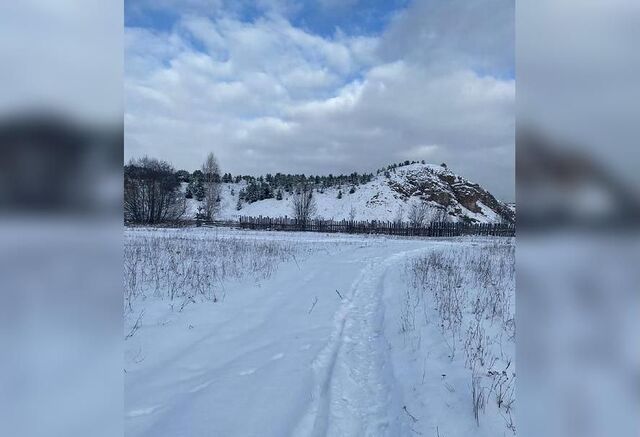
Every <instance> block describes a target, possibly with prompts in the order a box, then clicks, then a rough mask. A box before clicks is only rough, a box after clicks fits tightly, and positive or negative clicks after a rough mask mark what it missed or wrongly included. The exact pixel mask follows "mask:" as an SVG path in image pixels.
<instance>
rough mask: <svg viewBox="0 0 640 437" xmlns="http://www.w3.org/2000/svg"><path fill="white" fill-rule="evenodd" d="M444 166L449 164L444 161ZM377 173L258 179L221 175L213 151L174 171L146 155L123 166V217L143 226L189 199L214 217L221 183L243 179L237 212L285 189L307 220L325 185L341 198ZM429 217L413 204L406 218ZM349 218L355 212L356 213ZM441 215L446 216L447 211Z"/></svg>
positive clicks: (171, 214)
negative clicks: (197, 164) (192, 168)
mask: <svg viewBox="0 0 640 437" xmlns="http://www.w3.org/2000/svg"><path fill="white" fill-rule="evenodd" d="M415 163H418V161H405V162H402V163H399V164H391V165H390V166H388V167H386V168H385V169H380V170H378V172H377V173H378V174H380V172H387V171H394V170H395V169H396V168H397V167H401V166H404V165H409V164H415ZM423 163H424V161H423ZM442 166H443V167H446V165H445V164H442ZM373 177H374V176H373V174H372V173H364V174H359V173H357V172H353V173H351V174H349V175H337V176H334V175H332V174H329V175H327V176H319V175H318V176H313V175H312V176H307V175H305V174H283V173H276V174H267V175H266V176H258V177H255V176H246V175H244V176H243V175H237V176H233V175H232V174H231V173H224V174H222V173H221V171H220V166H219V164H218V161H217V159H216V157H215V155H214V154H213V153H209V154H208V155H207V157H206V159H205V161H204V162H203V164H202V166H201V167H200V168H199V169H197V170H195V171H193V172H191V173H190V172H188V171H186V170H176V169H175V168H174V167H173V166H172V165H171V164H170V163H169V162H167V161H162V160H158V159H155V158H149V157H143V158H138V159H132V160H131V161H130V162H129V163H128V164H127V165H125V166H124V220H125V222H127V223H143V224H156V223H162V222H166V221H174V220H178V219H180V218H181V217H182V216H183V215H184V214H185V212H186V199H195V200H197V201H199V203H200V205H199V207H198V212H197V215H196V218H198V219H202V220H213V219H215V217H216V214H217V213H218V212H219V209H220V200H221V199H220V192H221V184H222V183H232V182H233V183H240V182H242V181H245V182H246V185H245V187H244V188H242V189H241V190H240V191H239V193H238V203H237V205H236V208H237V209H238V210H240V209H242V204H243V203H244V202H246V203H253V202H257V201H259V200H264V199H271V198H275V199H277V200H283V198H284V193H287V194H288V195H289V196H287V197H290V203H291V205H290V206H291V213H292V215H293V217H294V218H296V219H297V220H299V221H300V222H301V223H306V222H307V221H309V220H311V219H312V218H313V217H314V216H315V215H316V213H317V206H316V202H315V198H314V194H313V193H314V191H316V192H320V193H322V192H324V189H326V188H331V187H338V188H339V190H338V194H337V198H338V199H341V198H342V196H343V192H342V189H341V188H342V187H343V186H344V187H345V190H346V189H347V188H348V191H349V193H354V192H355V190H356V187H357V186H358V185H363V184H366V183H368V182H370V181H371V180H372V179H373ZM182 184H186V189H184V190H183V189H182ZM401 215H402V214H401ZM428 215H429V214H428V207H427V205H426V204H424V203H423V202H419V203H414V204H412V205H410V207H409V210H408V213H407V219H408V221H409V222H411V223H412V224H414V225H417V226H419V225H421V224H422V223H424V222H425V221H427V220H433V219H434V218H435V217H428ZM350 216H355V211H352V212H351V213H350ZM437 218H438V219H440V220H446V214H445V213H444V211H441V212H440V215H439V216H438V217H437ZM352 219H353V218H352ZM398 220H399V221H402V217H401V216H399V218H398Z"/></svg>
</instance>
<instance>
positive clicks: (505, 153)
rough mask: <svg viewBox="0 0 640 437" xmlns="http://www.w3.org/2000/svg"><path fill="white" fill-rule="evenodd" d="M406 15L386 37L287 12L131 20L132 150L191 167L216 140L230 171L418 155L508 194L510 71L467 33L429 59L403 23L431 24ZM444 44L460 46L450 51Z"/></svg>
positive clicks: (344, 167)
mask: <svg viewBox="0 0 640 437" xmlns="http://www.w3.org/2000/svg"><path fill="white" fill-rule="evenodd" d="M401 19H402V17H401V18H398V20H401ZM404 19H407V18H406V16H405V18H404ZM492 20H493V19H492ZM398 23H399V21H396V23H395V24H394V25H393V26H392V28H391V29H390V30H389V32H388V33H386V34H383V35H380V36H378V37H371V36H368V37H358V36H356V37H351V36H347V35H344V34H340V33H337V34H336V35H335V36H334V37H332V38H323V37H320V36H318V35H314V34H310V33H308V32H306V31H304V30H302V29H299V28H296V27H294V26H292V25H291V24H290V22H289V21H287V20H286V19H284V18H283V17H282V16H280V15H270V16H269V17H263V18H260V19H257V20H256V21H254V22H251V23H248V22H241V21H238V20H237V19H234V18H233V17H232V16H230V15H224V16H218V17H217V18H214V19H210V18H204V17H202V16H200V17H197V16H189V17H186V18H185V19H183V20H182V21H181V22H180V23H179V25H178V26H176V28H175V29H174V30H173V31H172V32H170V33H169V34H154V33H151V32H148V31H141V30H136V29H127V30H126V40H127V53H126V62H127V77H126V85H125V95H126V99H127V104H126V117H125V123H126V132H127V134H126V147H125V154H126V156H127V157H131V156H139V155H142V154H150V155H154V156H158V157H160V158H164V159H168V160H170V161H172V162H173V163H174V164H175V165H176V166H177V167H180V168H187V169H193V168H196V167H197V166H198V165H199V164H200V161H201V160H202V159H203V157H204V156H205V155H206V153H207V152H208V151H209V150H214V151H215V152H216V153H217V154H218V155H219V158H220V161H221V164H222V166H223V167H224V170H225V171H231V172H234V173H237V172H242V173H266V172H276V171H284V172H307V173H329V172H333V173H338V172H351V171H354V170H358V171H371V170H374V169H375V168H377V167H379V166H382V165H386V164H388V163H389V162H392V161H396V160H398V159H399V158H403V159H410V158H411V157H412V156H413V159H429V160H433V161H434V162H437V163H439V162H441V161H445V162H447V163H448V164H449V166H450V168H453V169H454V170H458V171H459V172H460V173H461V174H463V175H465V176H468V177H470V178H472V179H475V180H476V181H478V182H480V183H482V184H484V185H486V186H487V187H488V188H489V189H490V190H492V191H494V192H495V193H496V194H497V195H499V196H501V197H504V198H507V199H511V198H512V196H513V186H514V181H513V167H514V165H513V157H514V108H513V105H514V100H515V83H514V81H513V80H502V79H499V78H496V77H492V76H485V75H482V74H481V73H478V72H476V71H474V68H475V67H477V66H478V65H477V63H476V62H471V63H467V64H465V62H463V61H464V59H467V58H468V57H469V56H468V55H467V54H466V53H473V48H474V47H473V46H471V47H468V46H469V44H468V39H465V40H464V41H463V42H459V43H455V44H454V43H450V42H442V43H441V44H439V45H438V44H436V45H434V46H433V47H432V48H433V50H432V51H437V52H438V53H439V55H438V56H441V57H443V59H442V60H441V61H439V62H435V61H434V60H433V59H427V58H428V57H427V56H426V55H424V56H422V55H419V50H418V48H407V47H406V43H407V40H406V38H408V37H409V36H410V29H409V28H413V29H414V31H415V32H418V33H419V34H420V32H423V31H422V30H420V29H418V28H417V27H416V26H417V24H416V23H415V19H413V18H412V19H411V23H407V29H406V32H409V33H406V34H405V33H403V32H400V31H399V30H398V26H400V24H398ZM409 24H411V25H409ZM480 27H482V28H483V29H484V28H486V26H485V25H483V26H480ZM401 34H402V35H401ZM401 36H402V37H401ZM420 38H421V37H418V40H419V39H420ZM490 39H491V37H490V36H488V37H485V40H487V41H489V40H490ZM193 40H195V41H196V42H197V43H198V44H199V45H201V46H203V47H205V48H206V50H205V51H204V52H202V51H200V50H198V49H196V48H194V47H193V46H192V44H191V41H193ZM434 44H435V43H434ZM483 44H484V43H483ZM494 45H495V44H489V43H488V42H487V44H484V45H482V46H483V47H485V46H487V47H494ZM394 47H395V49H394ZM412 47H417V46H416V43H415V42H414V44H413V46H412ZM447 47H462V48H464V50H462V49H461V50H457V49H456V50H454V49H451V50H450V52H451V59H450V60H451V62H448V61H446V60H445V59H444V57H445V55H446V52H447V50H449V49H447ZM390 53H395V54H394V56H390V55H389V54H390ZM460 53H463V54H462V55H461V54H460ZM498 54H499V50H497V49H496V59H497V60H496V61H495V63H494V64H492V65H500V64H501V63H502V62H503V61H502V59H501V57H500V56H498ZM480 58H481V56H480V57H479V59H480ZM492 62H493V61H492ZM410 155H411V156H410Z"/></svg>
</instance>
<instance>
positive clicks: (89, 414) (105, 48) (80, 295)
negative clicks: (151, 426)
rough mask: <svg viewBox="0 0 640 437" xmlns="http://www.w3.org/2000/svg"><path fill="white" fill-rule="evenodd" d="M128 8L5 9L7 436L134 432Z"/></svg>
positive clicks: (6, 5) (1, 413)
mask: <svg viewBox="0 0 640 437" xmlns="http://www.w3.org/2000/svg"><path fill="white" fill-rule="evenodd" d="M122 40H123V4H122V3H121V2H105V1H97V0H70V1H64V2H58V1H48V0H25V1H20V2H2V4H1V5H0V58H1V59H2V67H1V68H0V87H2V90H1V92H0V342H1V344H2V359H1V360H0V386H1V387H2V390H0V435H3V436H70V437H75V436H105V437H106V436H115V435H121V434H122V432H123V428H122V402H123V385H122V380H123V378H122V372H123V370H122V369H123V368H122V338H123V335H122V291H121V290H122V279H121V278H122V262H121V259H122V258H121V253H122V250H121V249H122V245H121V241H122V213H121V211H122V159H123V122H122V109H123V103H122V76H123V72H122V69H123V43H122Z"/></svg>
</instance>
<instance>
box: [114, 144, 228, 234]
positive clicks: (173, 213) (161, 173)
mask: <svg viewBox="0 0 640 437" xmlns="http://www.w3.org/2000/svg"><path fill="white" fill-rule="evenodd" d="M194 173H195V172H194ZM184 177H185V175H184V173H181V172H176V170H175V169H174V168H173V166H172V165H171V164H169V163H168V162H166V161H161V160H158V159H154V158H149V157H144V158H139V159H134V160H131V161H130V162H129V164H128V165H125V167H124V219H125V222H129V223H146V224H154V223H161V222H165V221H171V220H177V219H179V218H180V217H182V216H183V215H184V213H185V211H186V197H196V198H197V199H198V200H200V201H202V204H201V206H200V211H199V213H198V214H199V215H200V216H201V217H202V218H205V219H212V218H213V217H214V216H215V213H216V212H217V210H218V207H219V202H220V166H219V165H218V161H217V160H216V158H215V155H214V154H213V153H210V154H209V155H208V156H207V158H206V159H205V162H204V163H203V164H202V168H201V169H200V170H199V174H198V175H197V177H194V175H190V177H189V179H190V180H189V186H188V187H187V193H186V194H185V193H183V192H182V190H181V183H182V182H185V180H184ZM192 181H193V183H192Z"/></svg>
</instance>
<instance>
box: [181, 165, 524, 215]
mask: <svg viewBox="0 0 640 437" xmlns="http://www.w3.org/2000/svg"><path fill="white" fill-rule="evenodd" d="M221 185H222V188H221V196H220V198H221V201H220V212H219V214H218V216H217V218H219V219H221V220H235V219H237V218H238V217H239V216H242V215H244V216H264V217H284V216H291V196H292V194H291V193H287V192H284V195H283V199H282V200H276V199H264V200H259V201H257V202H253V203H246V202H245V203H242V208H241V209H240V210H238V209H237V205H238V196H239V193H240V191H241V190H242V189H243V188H245V187H246V182H244V181H241V182H239V183H223V184H221ZM351 188H352V187H351V186H350V185H342V186H340V187H330V188H323V189H321V188H317V189H315V190H314V193H313V195H314V197H315V199H316V203H317V218H322V219H334V220H342V219H354V220H383V221H393V220H398V219H400V218H401V219H402V220H403V221H406V220H407V215H408V212H409V210H410V208H411V206H412V204H414V203H416V202H426V203H427V205H428V206H429V219H431V220H442V219H443V218H445V220H448V221H454V222H457V221H463V220H464V221H472V222H478V223H495V222H499V221H507V222H512V221H513V220H514V218H515V211H514V209H512V208H510V207H509V206H508V205H507V204H506V203H503V202H500V201H498V200H497V199H496V198H495V197H494V196H493V195H491V193H489V192H488V191H486V190H485V189H483V188H482V187H481V186H480V185H478V184H474V183H472V182H469V181H467V180H466V179H464V178H463V177H461V176H459V175H456V174H455V173H453V172H451V171H449V170H448V169H446V168H443V167H441V166H437V165H430V164H419V163H416V164H409V165H405V166H401V167H397V168H395V169H391V170H389V171H385V172H381V173H380V174H378V175H377V176H375V177H374V178H373V180H372V181H371V182H369V183H367V184H364V185H358V186H356V187H355V192H353V193H350V191H351ZM339 192H342V197H341V198H338V193H339ZM198 206H199V202H198V201H196V200H193V199H188V200H187V216H189V217H194V216H195V214H196V212H197V210H198Z"/></svg>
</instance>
